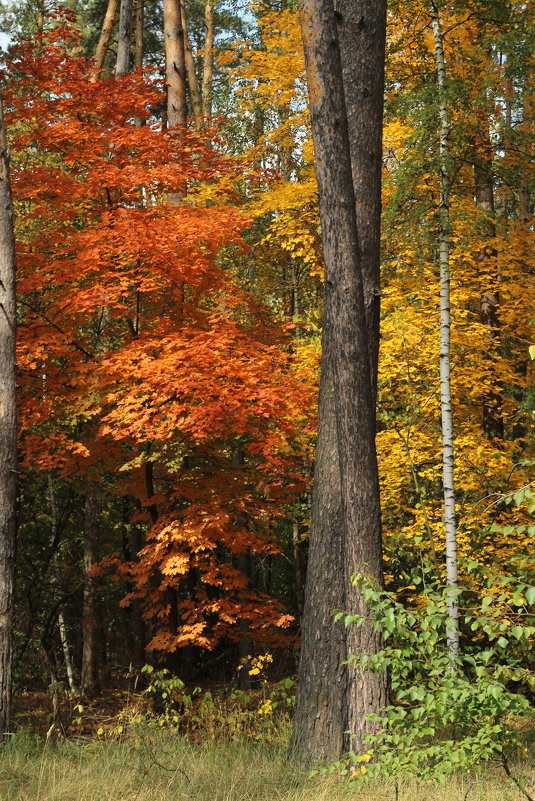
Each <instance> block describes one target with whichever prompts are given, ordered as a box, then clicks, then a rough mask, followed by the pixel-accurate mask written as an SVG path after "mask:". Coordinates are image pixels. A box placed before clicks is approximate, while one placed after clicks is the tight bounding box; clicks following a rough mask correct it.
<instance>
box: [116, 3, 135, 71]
mask: <svg viewBox="0 0 535 801" xmlns="http://www.w3.org/2000/svg"><path fill="white" fill-rule="evenodd" d="M132 6H133V0H121V6H120V10H119V40H118V42H117V61H116V64H115V75H116V77H117V78H120V76H121V75H125V74H126V73H127V72H130V45H131V42H132Z"/></svg>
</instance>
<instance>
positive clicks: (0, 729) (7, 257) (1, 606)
mask: <svg viewBox="0 0 535 801" xmlns="http://www.w3.org/2000/svg"><path fill="white" fill-rule="evenodd" d="M0 149H1V152H0V736H2V735H4V734H6V733H7V732H9V729H10V725H11V680H12V661H13V644H12V634H13V631H12V630H13V594H14V573H15V533H16V516H15V511H16V494H17V484H16V477H17V404H16V367H15V359H16V356H15V333H16V332H15V326H16V310H15V298H16V294H15V293H16V290H15V238H14V235H13V202H12V198H11V182H10V178H9V156H8V151H7V142H6V130H5V126H4V107H3V98H2V95H1V94H0Z"/></svg>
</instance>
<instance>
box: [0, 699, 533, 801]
mask: <svg viewBox="0 0 535 801" xmlns="http://www.w3.org/2000/svg"><path fill="white" fill-rule="evenodd" d="M210 698H212V696H210ZM21 700H22V702H23V703H22V704H20V703H19V710H18V715H17V717H18V724H19V725H18V728H17V730H16V732H15V734H14V735H13V736H12V737H11V739H10V741H9V742H8V744H7V745H6V746H5V747H4V748H3V750H2V751H0V801H521V799H523V801H526V795H525V794H523V793H522V792H521V791H520V790H519V789H518V788H517V787H516V786H515V785H514V784H513V783H512V782H511V780H509V779H508V778H507V777H506V776H505V774H504V773H503V769H501V767H500V765H499V764H498V763H496V764H495V765H494V764H489V765H486V766H485V767H484V769H483V771H482V772H481V773H479V774H477V775H468V774H466V775H460V776H457V777H455V778H454V779H451V780H448V783H447V784H446V785H445V786H439V785H431V784H418V783H415V782H406V783H400V784H399V785H398V787H397V790H396V787H395V786H394V785H391V784H388V783H386V782H374V783H372V782H370V783H368V784H365V785H362V784H360V783H358V782H355V781H351V782H349V781H348V780H347V778H345V777H342V776H340V775H339V773H338V774H337V773H332V774H328V775H314V776H312V775H311V774H310V771H309V770H307V769H304V768H302V767H300V766H299V765H297V764H296V763H295V762H292V761H291V760H289V759H288V758H287V754H286V743H287V738H288V734H289V716H281V717H280V718H279V721H278V723H277V725H274V723H275V722H274V721H273V720H272V719H271V721H268V720H267V717H268V716H266V715H264V716H262V715H260V716H259V715H258V713H257V710H258V707H256V709H255V710H251V704H249V708H248V709H246V708H244V703H243V698H242V697H240V696H239V693H238V696H237V698H231V700H230V703H229V702H228V699H227V701H226V702H225V703H226V705H219V703H218V702H217V698H216V696H215V694H214V696H213V704H212V706H209V705H208V704H206V702H207V700H210V699H206V697H205V699H204V700H205V706H206V709H205V711H204V712H200V711H199V705H197V706H195V704H194V705H193V707H192V710H193V711H192V710H189V714H190V717H191V718H192V719H193V723H192V726H191V727H190V731H189V732H182V733H181V732H180V731H179V730H178V729H177V727H176V726H172V725H171V726H169V721H167V723H166V724H165V725H164V726H162V727H160V725H159V722H162V719H161V718H160V720H159V721H158V720H157V719H155V718H154V717H151V716H150V713H148V710H147V707H146V696H145V695H143V694H139V695H134V696H132V695H130V696H128V698H127V699H125V697H123V696H119V697H117V694H114V695H113V696H111V695H110V698H108V699H107V703H106V704H105V705H104V706H102V704H100V705H99V704H97V703H94V704H92V705H89V706H85V707H80V706H79V705H78V704H76V703H74V702H73V704H72V705H71V713H70V719H69V720H68V721H67V722H68V726H66V727H65V731H64V732H63V733H62V732H61V729H60V727H59V726H58V725H56V726H54V727H52V726H51V723H50V721H51V720H52V721H53V719H54V715H52V714H50V712H49V713H48V714H46V708H47V699H46V695H45V694H43V697H41V695H37V694H31V695H27V696H24V697H23V698H22V699H21ZM125 700H128V702H129V705H128V706H125ZM121 704H123V708H122V709H120V707H121ZM245 706H247V705H245ZM253 706H254V704H253ZM240 709H242V710H243V715H242V716H241V717H240V713H239V710H240ZM48 710H50V699H48ZM117 710H119V711H117ZM206 710H208V711H206ZM252 711H253V714H251V712H252ZM145 713H147V714H145ZM223 715H224V716H225V717H224V718H223ZM195 718H197V720H195ZM58 720H59V719H58V717H57V716H56V724H57V723H58ZM65 721H66V709H65V708H64V709H63V723H65ZM47 727H48V728H47ZM46 731H48V737H47V736H46ZM532 756H535V753H534V754H532ZM534 761H535V760H534ZM513 769H514V772H515V776H517V778H518V779H520V780H521V782H522V783H523V785H524V787H526V789H527V790H528V791H529V792H530V793H531V795H532V796H533V795H534V794H535V786H534V783H535V774H534V771H533V761H531V762H530V760H529V759H528V760H523V761H522V762H519V763H518V764H516V765H514V766H513Z"/></svg>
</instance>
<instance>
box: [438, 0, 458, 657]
mask: <svg viewBox="0 0 535 801" xmlns="http://www.w3.org/2000/svg"><path fill="white" fill-rule="evenodd" d="M431 26H432V29H433V38H434V43H435V62H436V70H437V82H438V100H439V109H438V113H439V173H440V174H439V179H440V200H439V210H438V222H439V264H440V410H441V423H442V475H443V487H444V531H445V536H446V581H447V586H448V601H447V610H448V617H449V620H450V625H449V627H448V633H447V642H448V648H449V651H450V654H451V656H452V657H453V658H455V657H456V656H457V654H458V653H459V608H458V603H457V587H458V580H457V522H456V517H455V485H454V470H453V453H454V447H453V413H452V400H451V359H450V329H451V314H450V192H451V177H450V176H451V153H450V145H449V131H450V121H449V113H448V105H447V98H446V62H445V59H444V45H443V38H442V25H441V20H440V12H439V8H438V5H437V2H436V0H431Z"/></svg>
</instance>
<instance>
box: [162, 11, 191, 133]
mask: <svg viewBox="0 0 535 801" xmlns="http://www.w3.org/2000/svg"><path fill="white" fill-rule="evenodd" d="M163 25H164V42H165V74H166V81H167V124H168V126H169V128H175V127H180V126H184V125H186V120H187V116H188V112H187V104H186V60H185V45H184V28H183V27H182V17H181V13H180V0H164V4H163Z"/></svg>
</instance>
